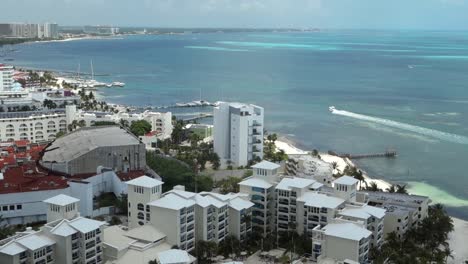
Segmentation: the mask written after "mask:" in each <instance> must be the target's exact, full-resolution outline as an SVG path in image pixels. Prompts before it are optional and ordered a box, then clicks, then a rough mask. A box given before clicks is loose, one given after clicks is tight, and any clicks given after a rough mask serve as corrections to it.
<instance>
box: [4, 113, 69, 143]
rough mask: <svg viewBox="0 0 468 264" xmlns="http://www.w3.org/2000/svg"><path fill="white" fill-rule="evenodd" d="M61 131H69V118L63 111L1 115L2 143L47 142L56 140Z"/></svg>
mask: <svg viewBox="0 0 468 264" xmlns="http://www.w3.org/2000/svg"><path fill="white" fill-rule="evenodd" d="M59 131H62V132H66V131H67V118H66V115H65V112H64V111H61V110H57V111H37V112H14V113H0V141H13V140H23V139H27V140H29V141H30V142H32V143H35V142H45V141H49V140H53V139H55V137H56V134H57V133H58V132H59Z"/></svg>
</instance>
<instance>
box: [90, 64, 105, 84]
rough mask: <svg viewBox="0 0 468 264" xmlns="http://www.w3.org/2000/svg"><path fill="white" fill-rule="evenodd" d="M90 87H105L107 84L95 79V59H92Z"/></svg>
mask: <svg viewBox="0 0 468 264" xmlns="http://www.w3.org/2000/svg"><path fill="white" fill-rule="evenodd" d="M87 85H88V87H91V88H94V87H103V86H106V84H105V83H102V82H98V81H96V80H95V79H94V67H93V60H91V80H89V81H88V82H87Z"/></svg>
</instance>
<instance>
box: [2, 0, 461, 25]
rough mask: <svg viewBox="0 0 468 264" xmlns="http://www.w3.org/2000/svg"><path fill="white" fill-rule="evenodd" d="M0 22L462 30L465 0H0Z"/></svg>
mask: <svg viewBox="0 0 468 264" xmlns="http://www.w3.org/2000/svg"><path fill="white" fill-rule="evenodd" d="M2 9H3V10H11V12H3V13H2V18H1V20H2V22H23V21H24V22H34V23H39V22H56V23H59V24H60V25H63V26H71V25H75V26H78V25H89V24H101V25H115V26H120V27H126V26H128V27H132V26H133V27H185V28H190V27H225V28H351V29H352V28H363V29H403V30H405V29H426V30H431V29H432V30H465V29H468V24H466V14H468V0H424V1H421V0H417V1H407V0H406V1H405V0H394V1H375V0H360V1H355V0H294V1H284V0H134V1H129V0H41V1H37V0H3V1H2Z"/></svg>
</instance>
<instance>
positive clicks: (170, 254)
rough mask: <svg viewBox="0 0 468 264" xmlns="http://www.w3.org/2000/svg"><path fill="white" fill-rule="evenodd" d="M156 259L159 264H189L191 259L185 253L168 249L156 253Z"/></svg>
mask: <svg viewBox="0 0 468 264" xmlns="http://www.w3.org/2000/svg"><path fill="white" fill-rule="evenodd" d="M158 259H159V263H160V264H180V263H191V262H192V258H191V257H190V255H189V254H188V253H187V251H184V250H180V249H170V250H166V251H163V252H160V253H158Z"/></svg>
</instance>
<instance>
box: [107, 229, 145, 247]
mask: <svg viewBox="0 0 468 264" xmlns="http://www.w3.org/2000/svg"><path fill="white" fill-rule="evenodd" d="M103 232H104V236H103V238H104V241H103V242H104V243H105V244H108V245H110V246H112V247H114V248H116V249H117V250H118V251H120V250H123V249H125V248H128V247H129V246H130V244H131V243H133V242H136V241H137V240H135V239H131V238H129V237H126V236H125V234H126V231H125V230H122V228H121V227H120V226H109V227H106V228H104V231H103Z"/></svg>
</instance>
